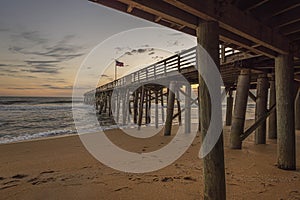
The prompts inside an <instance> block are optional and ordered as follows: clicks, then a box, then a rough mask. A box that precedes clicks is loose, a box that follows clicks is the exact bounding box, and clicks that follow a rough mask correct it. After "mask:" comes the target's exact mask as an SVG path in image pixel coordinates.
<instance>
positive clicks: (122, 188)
mask: <svg viewBox="0 0 300 200" xmlns="http://www.w3.org/2000/svg"><path fill="white" fill-rule="evenodd" d="M125 189H129V190H130V189H131V188H130V187H121V188H118V189H115V190H114V191H115V192H118V191H121V190H125Z"/></svg>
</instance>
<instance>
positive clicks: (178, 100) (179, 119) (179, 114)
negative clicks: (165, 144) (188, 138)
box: [176, 89, 182, 126]
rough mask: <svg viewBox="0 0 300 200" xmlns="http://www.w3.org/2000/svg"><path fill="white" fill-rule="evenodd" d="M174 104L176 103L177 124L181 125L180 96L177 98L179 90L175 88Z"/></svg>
mask: <svg viewBox="0 0 300 200" xmlns="http://www.w3.org/2000/svg"><path fill="white" fill-rule="evenodd" d="M176 104H177V112H178V125H179V126H181V125H182V121H181V106H180V98H179V90H178V89H177V90H176Z"/></svg>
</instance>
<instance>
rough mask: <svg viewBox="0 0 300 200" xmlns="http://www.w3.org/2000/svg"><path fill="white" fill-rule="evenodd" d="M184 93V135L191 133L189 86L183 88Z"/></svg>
mask: <svg viewBox="0 0 300 200" xmlns="http://www.w3.org/2000/svg"><path fill="white" fill-rule="evenodd" d="M185 93H186V95H187V96H185V97H184V100H185V102H184V105H185V115H184V130H185V133H190V132H191V100H190V99H191V85H190V84H187V85H186V86H185Z"/></svg>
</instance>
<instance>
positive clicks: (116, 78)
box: [115, 62, 117, 80]
mask: <svg viewBox="0 0 300 200" xmlns="http://www.w3.org/2000/svg"><path fill="white" fill-rule="evenodd" d="M115 80H117V63H116V62H115Z"/></svg>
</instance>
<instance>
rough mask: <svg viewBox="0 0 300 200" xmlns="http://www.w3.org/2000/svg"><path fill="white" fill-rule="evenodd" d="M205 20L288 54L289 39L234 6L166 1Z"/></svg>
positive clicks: (210, 2) (213, 2)
mask: <svg viewBox="0 0 300 200" xmlns="http://www.w3.org/2000/svg"><path fill="white" fill-rule="evenodd" d="M164 1H165V2H168V3H170V4H171V5H173V6H176V7H178V8H181V9H183V10H185V11H187V12H189V13H191V14H193V15H195V16H198V17H199V18H201V19H203V20H208V21H210V20H217V21H218V22H219V24H220V27H222V28H224V29H226V30H228V31H230V32H233V33H235V34H237V35H240V36H242V37H244V38H246V39H248V40H251V41H253V42H254V43H257V44H260V45H262V46H265V47H267V48H269V49H272V50H273V51H276V52H278V53H281V54H287V53H288V50H289V43H288V40H287V38H285V37H284V36H282V35H280V34H278V33H277V32H275V31H274V30H272V29H271V28H269V27H267V26H265V25H262V23H260V22H259V21H258V20H256V19H255V18H254V17H252V16H250V15H246V14H245V13H244V12H242V11H240V10H239V9H237V8H236V7H234V6H232V5H226V6H222V5H220V4H217V3H215V1H197V0H190V1H184V0H164Z"/></svg>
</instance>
